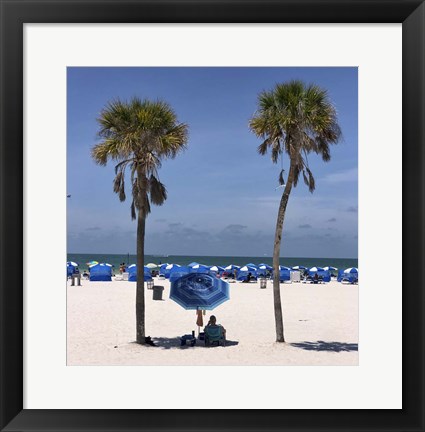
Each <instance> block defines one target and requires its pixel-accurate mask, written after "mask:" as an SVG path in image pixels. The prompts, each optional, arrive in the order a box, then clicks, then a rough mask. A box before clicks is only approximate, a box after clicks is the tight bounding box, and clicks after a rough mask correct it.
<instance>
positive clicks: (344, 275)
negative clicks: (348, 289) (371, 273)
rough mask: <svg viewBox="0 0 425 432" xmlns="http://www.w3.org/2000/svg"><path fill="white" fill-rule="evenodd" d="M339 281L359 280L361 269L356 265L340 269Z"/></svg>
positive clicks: (354, 281)
mask: <svg viewBox="0 0 425 432" xmlns="http://www.w3.org/2000/svg"><path fill="white" fill-rule="evenodd" d="M337 280H338V282H349V283H351V284H353V283H356V282H358V280H359V270H358V269H357V268H356V267H350V268H348V269H345V270H339V271H338V279H337Z"/></svg>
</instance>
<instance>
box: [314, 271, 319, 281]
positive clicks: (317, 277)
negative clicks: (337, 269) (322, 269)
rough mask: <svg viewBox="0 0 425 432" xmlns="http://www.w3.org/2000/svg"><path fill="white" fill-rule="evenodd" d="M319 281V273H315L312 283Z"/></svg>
mask: <svg viewBox="0 0 425 432" xmlns="http://www.w3.org/2000/svg"><path fill="white" fill-rule="evenodd" d="M317 282H319V275H318V274H317V273H315V274H314V283H317Z"/></svg>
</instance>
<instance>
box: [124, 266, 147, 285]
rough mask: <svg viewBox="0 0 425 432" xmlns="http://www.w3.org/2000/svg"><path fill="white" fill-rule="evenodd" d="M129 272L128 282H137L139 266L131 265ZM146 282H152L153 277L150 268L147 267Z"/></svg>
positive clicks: (145, 272) (128, 268)
mask: <svg viewBox="0 0 425 432" xmlns="http://www.w3.org/2000/svg"><path fill="white" fill-rule="evenodd" d="M127 271H128V281H129V282H137V265H136V264H131V265H130V266H128V267H127ZM143 279H144V280H145V282H147V281H151V280H152V275H151V271H150V269H149V267H146V266H145V271H144V277H143Z"/></svg>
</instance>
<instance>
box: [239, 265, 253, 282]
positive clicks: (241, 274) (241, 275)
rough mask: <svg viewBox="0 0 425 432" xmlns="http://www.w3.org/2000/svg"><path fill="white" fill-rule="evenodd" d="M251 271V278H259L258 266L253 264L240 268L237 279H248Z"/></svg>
mask: <svg viewBox="0 0 425 432" xmlns="http://www.w3.org/2000/svg"><path fill="white" fill-rule="evenodd" d="M249 273H251V278H253V279H257V268H256V267H251V266H243V267H241V268H240V269H239V270H238V274H237V277H236V278H237V280H238V281H244V280H246V278H247V276H248V274H249Z"/></svg>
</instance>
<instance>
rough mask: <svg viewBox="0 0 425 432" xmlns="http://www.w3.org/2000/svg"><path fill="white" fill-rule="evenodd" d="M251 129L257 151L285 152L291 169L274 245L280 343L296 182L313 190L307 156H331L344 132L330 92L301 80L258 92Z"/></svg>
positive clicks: (276, 154) (281, 180) (326, 158)
mask: <svg viewBox="0 0 425 432" xmlns="http://www.w3.org/2000/svg"><path fill="white" fill-rule="evenodd" d="M249 127H250V129H251V131H252V132H253V133H254V134H255V135H256V136H257V137H259V138H261V139H262V140H263V142H262V144H260V145H259V147H258V152H259V153H260V154H261V155H265V154H266V153H267V150H268V149H270V151H271V157H272V161H273V162H274V163H277V162H278V160H279V157H282V155H283V153H286V154H287V155H288V158H289V162H290V167H289V173H288V177H287V181H286V185H285V182H284V178H283V177H284V175H283V173H284V170H282V171H281V172H280V175H279V183H280V185H282V186H283V185H284V186H285V187H284V190H283V193H282V198H281V200H280V205H279V211H278V215H277V221H276V232H275V240H274V249H273V296H274V312H275V322H276V341H277V342H285V337H284V332H283V318H282V304H281V299H280V281H279V279H280V278H279V276H280V275H279V256H280V248H281V241H282V229H283V222H284V220H285V211H286V206H287V204H288V199H289V195H290V193H291V190H292V186H294V187H295V186H297V183H298V180H299V176H300V174H301V173H302V175H303V179H304V182H305V184H306V185H307V186H308V189H309V191H310V192H313V191H314V189H315V180H314V177H313V174H312V172H311V170H310V168H309V165H308V159H307V155H308V154H309V153H311V152H314V153H316V154H319V155H321V157H322V159H323V160H324V161H325V162H327V161H329V160H330V158H331V155H330V149H329V145H330V144H336V143H338V141H339V139H340V136H341V130H340V127H339V125H338V122H337V115H336V110H335V108H334V106H333V105H332V103H331V102H330V100H329V97H328V94H327V92H326V90H324V89H321V88H320V87H318V86H316V85H306V84H304V83H303V82H302V81H290V82H288V83H283V84H277V85H276V86H275V87H274V88H273V89H272V90H271V91H264V92H262V93H260V95H259V96H258V109H257V111H256V112H255V114H254V115H253V117H252V118H251V120H250V122H249Z"/></svg>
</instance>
